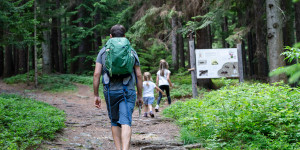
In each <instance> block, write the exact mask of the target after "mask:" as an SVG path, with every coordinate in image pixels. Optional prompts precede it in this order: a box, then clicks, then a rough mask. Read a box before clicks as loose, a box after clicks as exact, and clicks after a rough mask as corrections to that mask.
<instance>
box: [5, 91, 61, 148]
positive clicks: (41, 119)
mask: <svg viewBox="0 0 300 150" xmlns="http://www.w3.org/2000/svg"><path fill="white" fill-rule="evenodd" d="M64 121H65V114H64V112H63V111H61V110H58V109H57V108H55V107H52V106H50V105H48V104H46V103H43V102H39V101H35V100H32V99H28V98H22V97H20V96H16V95H3V94H2V95H0V131H1V133H0V149H28V148H32V147H34V146H36V145H38V144H40V143H41V141H42V140H44V139H54V137H55V132H57V131H58V130H60V129H62V128H64V127H65V124H64Z"/></svg>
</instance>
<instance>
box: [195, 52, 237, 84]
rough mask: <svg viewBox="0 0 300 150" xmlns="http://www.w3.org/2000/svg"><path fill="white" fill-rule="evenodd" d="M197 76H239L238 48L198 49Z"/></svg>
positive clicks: (199, 77)
mask: <svg viewBox="0 0 300 150" xmlns="http://www.w3.org/2000/svg"><path fill="white" fill-rule="evenodd" d="M195 53H196V69H197V78H198V79H201V78H221V77H239V71H238V53H237V48H224V49H196V50H195Z"/></svg>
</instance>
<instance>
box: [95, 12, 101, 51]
mask: <svg viewBox="0 0 300 150" xmlns="http://www.w3.org/2000/svg"><path fill="white" fill-rule="evenodd" d="M94 22H95V25H94V26H96V25H98V24H100V23H101V16H100V12H98V13H97V14H96V15H95V17H94ZM94 38H95V39H96V40H95V42H94V50H95V52H96V53H98V52H99V50H100V46H101V45H102V39H101V33H100V32H99V31H97V30H96V31H95V32H94Z"/></svg>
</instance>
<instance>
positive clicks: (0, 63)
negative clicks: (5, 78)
mask: <svg viewBox="0 0 300 150" xmlns="http://www.w3.org/2000/svg"><path fill="white" fill-rule="evenodd" d="M3 72H4V52H3V47H2V46H0V77H2V75H3Z"/></svg>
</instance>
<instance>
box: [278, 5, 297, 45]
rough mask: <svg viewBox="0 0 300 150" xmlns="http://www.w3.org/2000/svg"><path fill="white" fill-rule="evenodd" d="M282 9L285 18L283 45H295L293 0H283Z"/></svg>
mask: <svg viewBox="0 0 300 150" xmlns="http://www.w3.org/2000/svg"><path fill="white" fill-rule="evenodd" d="M281 6H282V10H283V11H284V14H285V15H284V16H285V17H284V18H283V29H282V31H283V45H284V46H293V45H294V44H295V35H294V15H293V11H294V10H293V2H292V0H284V1H281Z"/></svg>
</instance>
